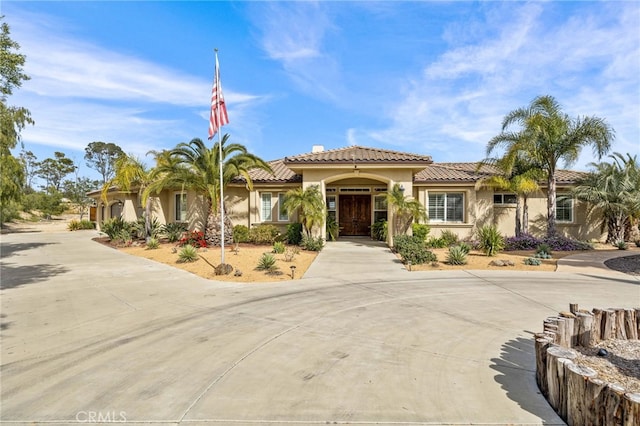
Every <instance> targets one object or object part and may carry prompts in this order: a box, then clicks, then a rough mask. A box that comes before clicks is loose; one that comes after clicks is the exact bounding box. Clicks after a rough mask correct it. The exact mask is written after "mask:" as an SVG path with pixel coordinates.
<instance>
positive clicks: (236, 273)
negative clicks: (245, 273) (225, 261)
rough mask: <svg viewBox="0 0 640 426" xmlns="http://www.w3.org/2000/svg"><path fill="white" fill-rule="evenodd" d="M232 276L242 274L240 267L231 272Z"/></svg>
mask: <svg viewBox="0 0 640 426" xmlns="http://www.w3.org/2000/svg"><path fill="white" fill-rule="evenodd" d="M233 276H234V277H241V276H242V271H241V270H240V269H237V268H236V270H235V272H234V273H233Z"/></svg>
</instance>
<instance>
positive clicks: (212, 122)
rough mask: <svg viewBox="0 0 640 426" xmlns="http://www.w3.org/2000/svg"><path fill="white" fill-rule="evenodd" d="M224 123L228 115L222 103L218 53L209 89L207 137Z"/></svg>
mask: <svg viewBox="0 0 640 426" xmlns="http://www.w3.org/2000/svg"><path fill="white" fill-rule="evenodd" d="M225 124H229V116H228V115H227V107H226V105H225V104H224V96H223V95H222V85H221V84H220V64H219V63H218V55H216V76H215V79H214V81H213V89H212V90H211V115H210V116H209V139H212V138H213V136H214V135H215V134H216V133H217V132H218V129H219V128H220V127H222V126H224V125H225Z"/></svg>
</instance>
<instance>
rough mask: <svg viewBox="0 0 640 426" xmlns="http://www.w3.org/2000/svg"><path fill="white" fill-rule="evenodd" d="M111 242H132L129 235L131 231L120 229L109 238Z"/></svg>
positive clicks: (129, 243) (119, 243)
mask: <svg viewBox="0 0 640 426" xmlns="http://www.w3.org/2000/svg"><path fill="white" fill-rule="evenodd" d="M111 241H112V242H114V243H115V244H118V245H125V246H130V245H131V244H133V237H132V236H131V232H130V231H129V229H126V228H125V229H121V230H119V231H118V233H117V234H116V235H115V236H114V237H113V238H112V239H111Z"/></svg>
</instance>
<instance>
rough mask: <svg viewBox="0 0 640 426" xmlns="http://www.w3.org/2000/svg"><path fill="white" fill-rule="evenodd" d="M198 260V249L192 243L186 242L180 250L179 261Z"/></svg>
mask: <svg viewBox="0 0 640 426" xmlns="http://www.w3.org/2000/svg"><path fill="white" fill-rule="evenodd" d="M196 260H198V249H197V248H195V247H194V246H192V245H191V244H186V245H185V246H183V247H182V248H181V249H180V251H179V252H178V262H180V263H189V262H195V261H196Z"/></svg>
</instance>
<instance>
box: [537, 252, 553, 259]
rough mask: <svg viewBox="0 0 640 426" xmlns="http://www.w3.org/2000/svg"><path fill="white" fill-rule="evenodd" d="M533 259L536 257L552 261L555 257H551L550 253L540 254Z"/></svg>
mask: <svg viewBox="0 0 640 426" xmlns="http://www.w3.org/2000/svg"><path fill="white" fill-rule="evenodd" d="M533 257H535V258H536V259H551V258H552V257H553V256H551V255H550V254H549V253H545V252H540V253H536V254H534V255H533Z"/></svg>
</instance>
